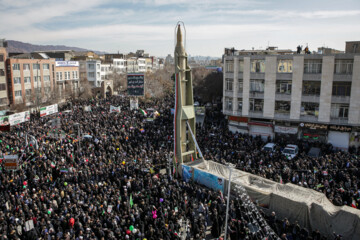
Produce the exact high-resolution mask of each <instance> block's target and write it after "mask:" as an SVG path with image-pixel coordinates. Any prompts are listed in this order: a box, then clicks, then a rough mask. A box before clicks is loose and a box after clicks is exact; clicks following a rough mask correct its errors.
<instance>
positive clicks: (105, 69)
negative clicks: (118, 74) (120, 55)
mask: <svg viewBox="0 0 360 240" xmlns="http://www.w3.org/2000/svg"><path fill="white" fill-rule="evenodd" d="M112 73H113V68H112V65H111V64H106V63H102V64H101V65H100V77H101V80H108V79H110V78H109V77H110V75H111V74H112Z"/></svg>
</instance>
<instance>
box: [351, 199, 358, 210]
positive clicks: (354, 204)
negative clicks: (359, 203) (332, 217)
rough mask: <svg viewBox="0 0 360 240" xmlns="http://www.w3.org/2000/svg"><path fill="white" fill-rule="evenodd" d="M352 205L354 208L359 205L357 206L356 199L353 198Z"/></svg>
mask: <svg viewBox="0 0 360 240" xmlns="http://www.w3.org/2000/svg"><path fill="white" fill-rule="evenodd" d="M351 207H353V208H357V207H356V202H355V200H354V199H353V200H352V202H351Z"/></svg>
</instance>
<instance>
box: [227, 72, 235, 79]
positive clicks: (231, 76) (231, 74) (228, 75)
mask: <svg viewBox="0 0 360 240" xmlns="http://www.w3.org/2000/svg"><path fill="white" fill-rule="evenodd" d="M225 78H231V79H234V73H233V72H226V73H225Z"/></svg>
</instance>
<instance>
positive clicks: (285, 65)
mask: <svg viewBox="0 0 360 240" xmlns="http://www.w3.org/2000/svg"><path fill="white" fill-rule="evenodd" d="M292 65H293V61H292V60H279V61H278V69H277V71H278V72H279V73H292Z"/></svg>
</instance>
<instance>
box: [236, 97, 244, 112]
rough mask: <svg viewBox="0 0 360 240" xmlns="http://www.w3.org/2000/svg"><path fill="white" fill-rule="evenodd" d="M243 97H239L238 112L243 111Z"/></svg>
mask: <svg viewBox="0 0 360 240" xmlns="http://www.w3.org/2000/svg"><path fill="white" fill-rule="evenodd" d="M242 103H243V102H242V98H238V108H237V110H238V112H241V111H242Z"/></svg>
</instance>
